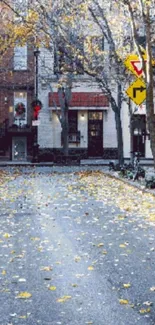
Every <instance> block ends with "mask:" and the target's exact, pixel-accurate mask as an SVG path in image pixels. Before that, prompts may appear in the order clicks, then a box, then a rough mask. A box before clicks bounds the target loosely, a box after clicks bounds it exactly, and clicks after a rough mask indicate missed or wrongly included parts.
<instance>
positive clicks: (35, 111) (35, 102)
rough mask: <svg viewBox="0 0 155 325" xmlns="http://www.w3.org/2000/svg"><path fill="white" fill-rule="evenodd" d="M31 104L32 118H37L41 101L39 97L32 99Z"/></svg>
mask: <svg viewBox="0 0 155 325" xmlns="http://www.w3.org/2000/svg"><path fill="white" fill-rule="evenodd" d="M31 106H32V108H33V115H34V118H35V119H37V118H38V115H39V111H40V110H41V108H42V102H41V101H40V100H39V99H35V100H33V102H32V103H31Z"/></svg>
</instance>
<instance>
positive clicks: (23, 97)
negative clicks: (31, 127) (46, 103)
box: [14, 91, 27, 126]
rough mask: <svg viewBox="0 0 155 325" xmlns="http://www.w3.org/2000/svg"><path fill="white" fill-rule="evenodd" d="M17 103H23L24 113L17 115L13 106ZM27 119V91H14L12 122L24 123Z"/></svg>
mask: <svg viewBox="0 0 155 325" xmlns="http://www.w3.org/2000/svg"><path fill="white" fill-rule="evenodd" d="M18 103H23V104H24V106H25V113H23V114H20V115H18V114H17V112H16V111H15V106H16V105H17V104H18ZM26 121H27V93H26V92H22V91H21V92H14V123H15V124H16V125H18V126H19V125H23V124H26Z"/></svg>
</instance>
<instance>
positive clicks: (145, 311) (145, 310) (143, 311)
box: [139, 308, 151, 314]
mask: <svg viewBox="0 0 155 325" xmlns="http://www.w3.org/2000/svg"><path fill="white" fill-rule="evenodd" d="M150 311H151V309H150V308H146V309H144V308H142V309H140V311H139V312H140V314H145V313H150Z"/></svg>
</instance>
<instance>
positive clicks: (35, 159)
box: [33, 48, 40, 162]
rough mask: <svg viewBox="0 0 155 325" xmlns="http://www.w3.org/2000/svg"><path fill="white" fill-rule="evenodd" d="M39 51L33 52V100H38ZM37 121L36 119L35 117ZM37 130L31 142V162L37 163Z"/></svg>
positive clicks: (35, 128) (35, 129)
mask: <svg viewBox="0 0 155 325" xmlns="http://www.w3.org/2000/svg"><path fill="white" fill-rule="evenodd" d="M39 54H40V51H39V49H38V48H36V49H35V50H34V57H35V100H38V57H39ZM36 120H37V117H36ZM38 147H39V145H38V129H37V125H36V126H34V142H33V162H38Z"/></svg>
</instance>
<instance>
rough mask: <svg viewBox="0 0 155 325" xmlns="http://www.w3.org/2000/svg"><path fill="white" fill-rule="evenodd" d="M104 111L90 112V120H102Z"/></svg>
mask: <svg viewBox="0 0 155 325" xmlns="http://www.w3.org/2000/svg"><path fill="white" fill-rule="evenodd" d="M102 118H103V114H102V112H89V120H102Z"/></svg>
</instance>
